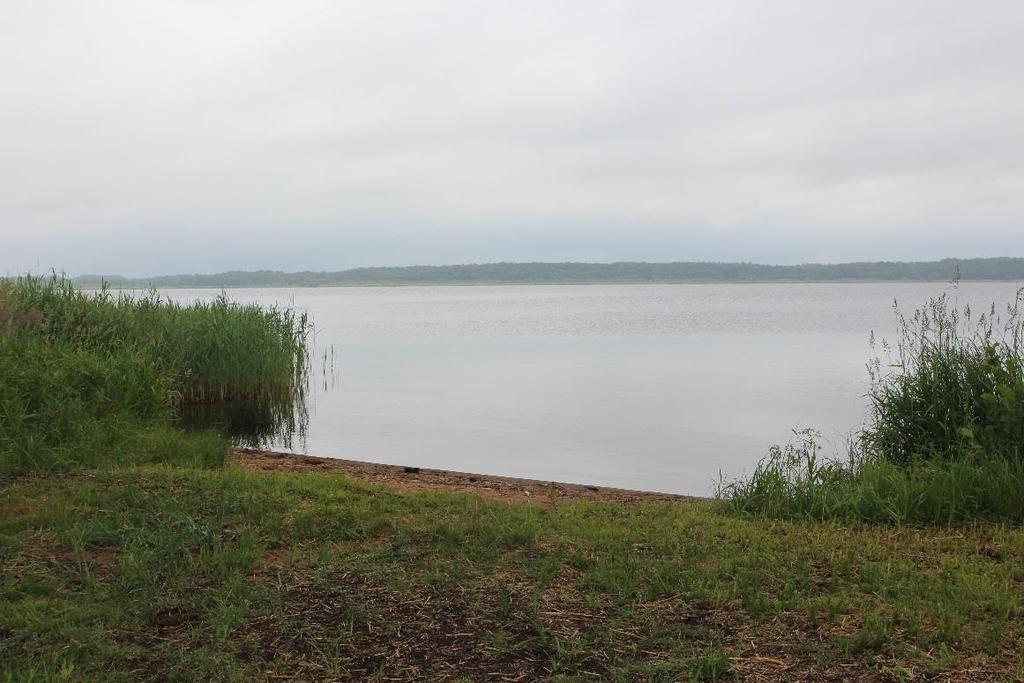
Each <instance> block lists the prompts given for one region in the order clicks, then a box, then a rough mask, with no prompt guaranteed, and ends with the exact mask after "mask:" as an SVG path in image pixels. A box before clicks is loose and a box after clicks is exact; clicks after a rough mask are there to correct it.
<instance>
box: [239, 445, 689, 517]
mask: <svg viewBox="0 0 1024 683" xmlns="http://www.w3.org/2000/svg"><path fill="white" fill-rule="evenodd" d="M232 460H233V461H234V462H237V463H238V464H241V465H243V466H245V467H247V468H249V469H252V470H259V471H263V472H321V473H324V474H342V475H344V476H346V477H349V478H351V479H355V480H357V481H361V482H365V483H368V484H378V485H382V486H387V487H389V488H393V489H396V490H398V491H408V492H416V491H448V492H454V493H469V494H473V495H476V496H480V497H481V498H486V499H488V500H501V501H511V502H518V503H535V504H538V505H551V504H552V503H555V502H562V501H567V500H591V501H602V502H615V503H637V502H641V501H651V500H663V501H664V500H675V501H679V500H701V499H700V498H696V497H693V496H680V495H673V494H669V493H654V492H648V491H629V490H625V489H613V488H605V487H601V486H585V485H582V484H566V483H561V482H551V481H539V480H535V479H515V478H511V477H496V476H492V475H487V474H471V473H468V472H450V471H447V470H432V469H426V468H420V467H406V466H401V465H379V464H376V463H369V462H359V461H356V460H341V459H335V458H318V457H312V456H308V455H296V454H294V453H280V452H275V451H261V450H255V449H250V448H240V449H236V450H235V451H233V453H232Z"/></svg>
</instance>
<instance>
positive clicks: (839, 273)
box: [74, 257, 1024, 289]
mask: <svg viewBox="0 0 1024 683" xmlns="http://www.w3.org/2000/svg"><path fill="white" fill-rule="evenodd" d="M74 280H75V283H76V284H77V285H78V286H79V287H83V288H86V287H99V286H102V285H104V284H105V285H107V286H109V287H111V288H117V289H148V288H150V287H156V288H158V289H241V288H247V287H248V288H271V287H275V288H276V287H402V286H408V287H423V286H445V287H455V286H486V285H493V286H508V285H607V284H620V285H627V284H633V285H636V284H726V283H729V284H732V283H740V284H743V283H746V284H768V283H782V284H809V283H856V282H867V283H871V282H879V283H881V282H949V281H951V280H961V281H965V282H967V281H971V282H1015V281H1022V282H1024V258H1011V257H994V258H973V259H953V258H951V259H943V260H941V261H914V262H899V261H878V262H855V263H833V264H816V263H811V264H800V265H766V264H756V263H714V262H703V261H689V262H671V263H645V262H618V263H485V264H466V265H449V266H400V267H373V268H353V269H350V270H342V271H334V272H328V271H321V272H313V271H302V272H287V273H286V272H282V271H267V270H262V271H229V272H224V273H215V274H180V275H162V276H155V277H141V278H128V277H122V276H119V275H81V276H79V277H76V278H74Z"/></svg>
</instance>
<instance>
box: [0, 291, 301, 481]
mask: <svg viewBox="0 0 1024 683" xmlns="http://www.w3.org/2000/svg"><path fill="white" fill-rule="evenodd" d="M307 332H308V325H307V322H306V320H305V319H304V318H303V317H299V316H296V315H294V314H293V313H292V312H290V311H281V310H276V309H271V310H266V311H265V310H262V309H259V308H257V307H252V306H238V305H235V304H231V303H229V302H227V301H226V300H225V299H223V298H221V299H219V300H217V301H216V302H214V303H212V304H204V303H197V304H193V305H190V306H181V305H178V304H175V303H172V302H168V301H165V300H162V299H160V298H159V296H157V295H156V294H155V293H150V294H149V295H146V296H144V297H141V298H135V297H131V296H128V295H119V296H117V297H115V296H113V295H111V294H110V292H108V291H101V292H98V293H96V294H88V293H83V292H79V291H77V290H75V289H74V288H73V287H72V286H71V284H70V283H69V281H67V280H65V279H62V278H59V277H52V278H31V277H28V278H21V279H18V280H0V479H2V478H3V477H7V476H12V475H17V474H21V473H24V472H28V471H33V470H44V471H56V470H66V469H74V468H82V467H97V466H100V465H106V466H120V465H127V464H143V463H153V462H168V463H176V464H181V465H186V466H198V465H202V466H208V467H215V466H218V465H220V464H222V463H223V461H224V456H225V454H226V452H227V448H228V441H227V439H226V438H225V437H223V436H218V435H215V434H212V433H203V432H195V431H185V430H182V429H179V428H178V426H177V422H176V420H175V418H176V415H177V414H178V413H179V412H180V411H181V410H183V409H184V408H186V407H188V406H190V405H192V404H195V403H202V404H209V403H210V402H213V401H216V402H219V401H221V400H222V399H227V398H232V399H238V398H246V399H262V400H263V402H264V405H268V406H270V407H268V408H267V411H269V412H267V415H265V416H264V417H266V418H267V420H268V421H269V422H271V423H272V424H271V425H270V426H269V427H267V429H273V428H274V427H275V426H276V425H280V424H281V423H283V422H287V421H289V420H291V421H292V422H294V419H295V417H294V416H295V415H296V414H298V415H301V404H302V399H303V395H302V394H303V391H304V387H305V377H306V372H307V365H306V347H305V343H306V335H307Z"/></svg>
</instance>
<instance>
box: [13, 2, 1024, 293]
mask: <svg viewBox="0 0 1024 683" xmlns="http://www.w3.org/2000/svg"><path fill="white" fill-rule="evenodd" d="M995 255H1011V256H1024V2H1022V1H1021V0H1005V1H992V2H986V1H975V2H963V1H957V2H939V1H936V0H922V1H920V2H897V1H895V0H883V1H879V2H873V1H866V0H855V1H851V2H838V1H830V2H818V1H810V0H809V1H807V2H783V1H780V0H771V1H770V2H769V1H766V2H736V3H733V2H725V1H723V0H708V1H707V2H683V1H680V0H671V1H668V2H653V1H644V0H631V1H629V2H600V1H597V0H580V1H566V0H560V1H558V2H552V1H551V0H540V1H538V2H531V1H528V0H511V1H509V2H488V1H483V0H476V1H472V2H470V1H466V2H451V1H447V0H429V1H426V0H425V1H424V2H392V1H388V2H367V1H365V0H363V1H361V2H352V3H345V2H337V1H334V0H331V1H325V2H297V1H288V2H285V1H276V2H258V1H254V0H245V1H243V2H219V1H210V0H197V1H194V2H183V1H180V0H179V1H176V2H163V3H154V2H144V1H141V0H126V1H124V2H119V1H114V0H104V1H103V2H80V1H78V0H74V1H71V0H69V1H66V2H51V1H47V0H3V2H2V3H0V272H7V273H12V272H16V271H23V270H27V269H30V270H34V271H40V270H46V269H49V268H51V267H55V268H57V269H64V270H66V271H67V272H69V273H72V274H81V273H104V274H114V273H121V274H126V275H155V274H164V273H178V272H214V271H222V270H229V269H243V270H251V269H264V268H269V269H282V270H306V269H311V270H338V269H343V268H349V267H353V266H360V265H402V264H416V263H464V262H484V261H501V260H506V261H510V260H515V261H522V260H543V261H552V260H558V261H562V260H588V261H614V260H656V261H668V260H730V261H732V260H751V261H758V262H767V263H793V262H803V261H849V260H863V259H871V260H875V259H932V258H939V257H943V256H995Z"/></svg>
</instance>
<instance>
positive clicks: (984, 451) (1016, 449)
mask: <svg viewBox="0 0 1024 683" xmlns="http://www.w3.org/2000/svg"><path fill="white" fill-rule="evenodd" d="M1022 301H1024V290H1021V291H1020V292H1018V294H1017V297H1016V299H1015V301H1014V302H1013V303H1011V304H1010V305H1009V306H1007V308H1006V310H1005V312H1001V311H997V310H996V308H995V306H992V307H991V308H990V309H989V310H988V311H987V312H986V313H984V314H983V315H981V316H979V317H978V318H976V319H975V318H974V317H973V315H972V312H971V310H970V307H964V308H962V309H960V308H957V307H956V306H955V305H953V304H952V303H951V302H950V300H949V298H948V296H947V295H943V296H941V297H939V298H937V299H933V300H931V301H929V303H928V304H927V305H926V306H925V307H923V308H921V309H918V310H917V311H915V312H914V314H913V315H912V316H910V317H909V318H908V317H906V316H904V315H902V314H901V312H900V311H899V309H898V308H897V310H896V315H897V323H898V330H899V335H898V339H897V343H896V345H895V347H892V346H889V345H888V344H885V343H883V344H882V345H881V347H882V348H881V350H880V351H881V352H880V353H876V355H875V358H874V359H873V360H872V361H871V362H870V363H869V364H868V369H869V373H870V378H871V388H870V391H869V399H870V402H871V413H870V416H869V420H868V424H867V426H866V428H865V429H864V430H863V431H861V433H860V434H858V435H857V436H856V438H855V439H854V440H853V442H852V443H851V444H850V448H849V456H848V459H847V460H845V461H841V460H834V459H827V458H823V457H822V455H821V449H820V445H819V435H818V434H816V433H815V432H813V431H809V430H805V431H802V432H797V433H796V436H797V439H796V441H795V442H791V443H790V444H788V445H787V446H785V447H778V446H775V447H773V448H772V449H771V450H770V452H769V454H768V456H767V457H766V458H765V459H764V460H762V461H761V462H760V463H759V464H758V466H757V468H756V469H755V471H754V473H753V475H752V476H751V477H750V478H749V479H742V480H738V481H732V482H722V483H720V485H719V490H718V497H719V498H720V499H722V500H723V501H724V502H725V503H726V505H727V506H728V507H731V508H732V509H734V510H735V511H738V512H741V513H743V514H749V515H756V516H769V517H810V518H815V519H845V520H851V519H852V520H861V521H868V522H891V523H929V524H934V523H954V522H960V521H965V520H973V519H996V520H1011V521H1015V522H1020V521H1024V452H1022V447H1024V446H1022V445H1024V346H1022V345H1024V318H1022V314H1021V313H1022V312H1021V302H1022ZM873 346H874V344H873ZM876 350H877V349H876ZM883 356H884V358H883Z"/></svg>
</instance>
